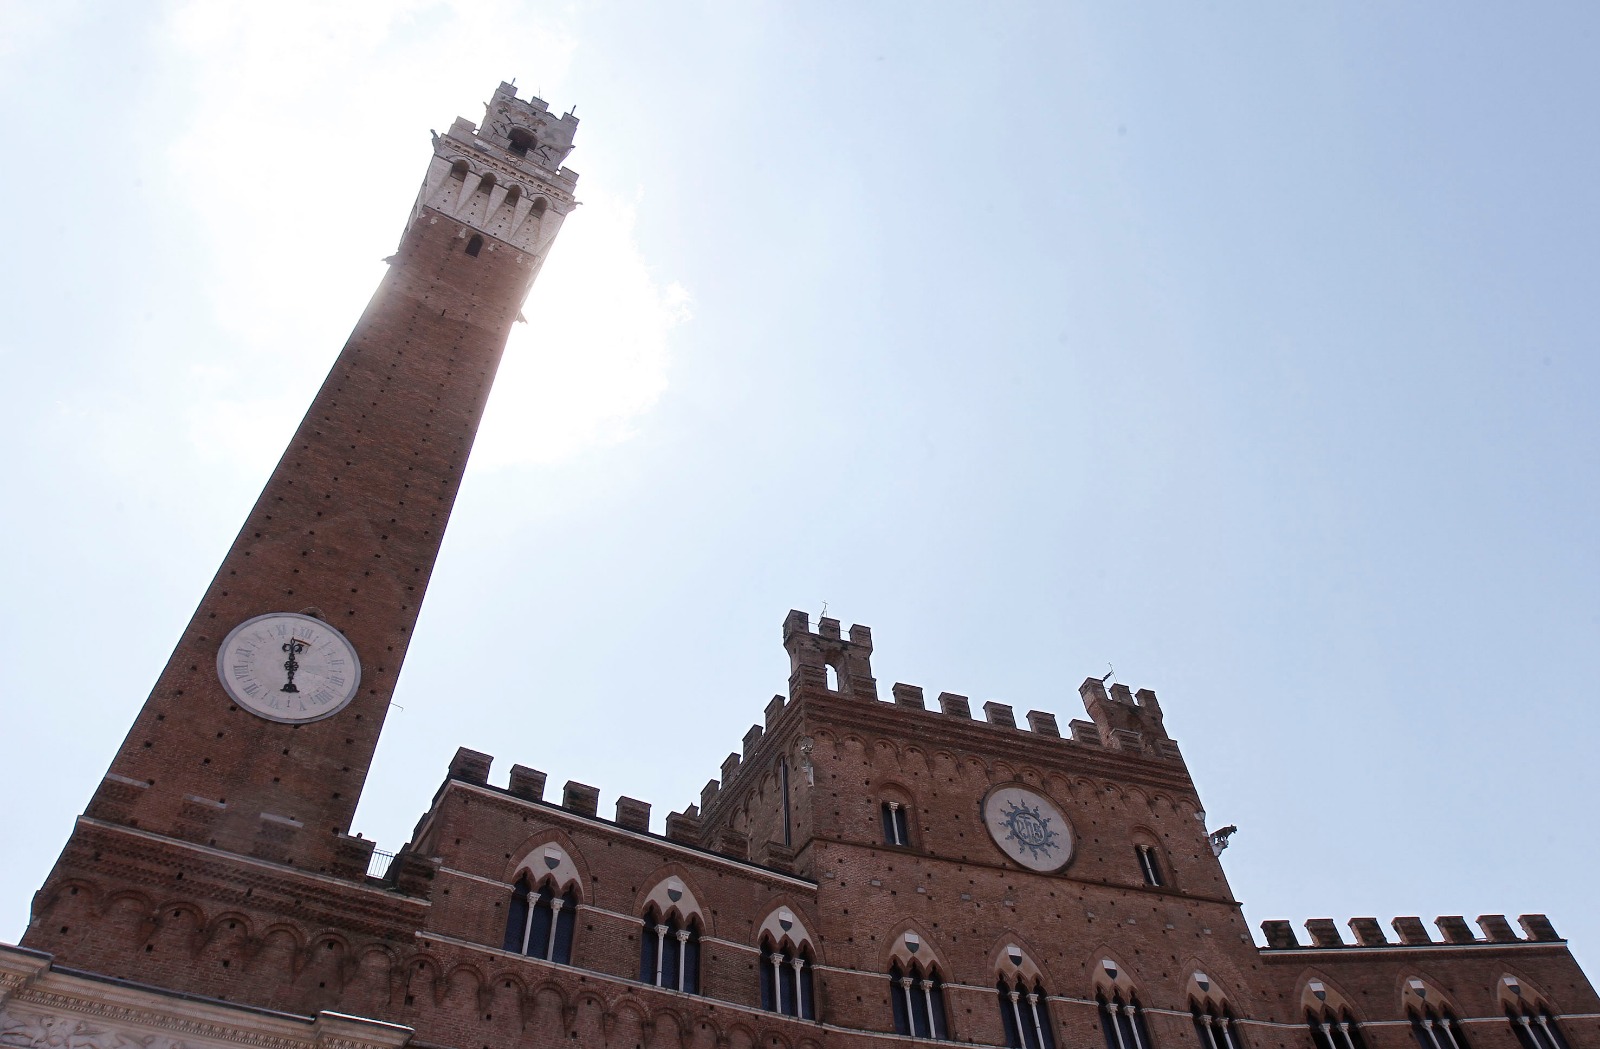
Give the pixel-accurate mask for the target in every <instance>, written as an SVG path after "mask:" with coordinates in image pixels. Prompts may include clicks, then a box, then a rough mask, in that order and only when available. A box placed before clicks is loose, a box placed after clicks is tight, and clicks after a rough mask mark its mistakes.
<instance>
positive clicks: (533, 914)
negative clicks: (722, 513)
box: [504, 874, 578, 965]
mask: <svg viewBox="0 0 1600 1049" xmlns="http://www.w3.org/2000/svg"><path fill="white" fill-rule="evenodd" d="M577 920H578V897H577V895H576V894H575V893H574V892H573V891H572V889H570V888H569V889H567V891H566V892H564V893H561V894H559V895H557V893H556V891H555V884H554V882H552V881H551V880H550V879H548V878H547V879H545V880H544V881H543V882H540V884H539V888H538V889H537V891H536V890H534V889H533V888H531V887H530V886H529V885H528V876H527V875H526V874H524V875H523V876H522V877H520V878H518V879H517V885H516V888H514V889H513V890H512V891H511V906H510V907H509V908H508V913H507V914H506V939H505V945H504V946H505V949H506V950H508V951H514V952H516V953H517V954H525V955H527V956H528V957H530V958H543V959H544V960H545V961H550V962H560V963H561V964H563V965H568V964H571V962H572V930H573V928H574V926H575V925H576V924H577Z"/></svg>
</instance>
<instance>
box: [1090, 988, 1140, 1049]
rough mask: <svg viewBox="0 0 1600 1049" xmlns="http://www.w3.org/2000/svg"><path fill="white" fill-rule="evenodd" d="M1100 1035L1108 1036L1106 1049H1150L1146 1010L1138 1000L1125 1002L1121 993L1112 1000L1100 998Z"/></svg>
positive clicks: (1114, 995)
mask: <svg viewBox="0 0 1600 1049" xmlns="http://www.w3.org/2000/svg"><path fill="white" fill-rule="evenodd" d="M1100 1033H1101V1034H1104V1035H1105V1036H1106V1049H1150V1030H1149V1029H1148V1028H1147V1027H1145V1025H1144V1010H1142V1009H1140V1008H1139V1000H1138V999H1137V998H1134V997H1131V996H1130V997H1129V998H1128V999H1127V1000H1126V1001H1124V1000H1123V997H1122V992H1121V991H1117V992H1115V993H1114V994H1112V996H1111V997H1110V998H1107V997H1105V996H1104V995H1101V996H1100Z"/></svg>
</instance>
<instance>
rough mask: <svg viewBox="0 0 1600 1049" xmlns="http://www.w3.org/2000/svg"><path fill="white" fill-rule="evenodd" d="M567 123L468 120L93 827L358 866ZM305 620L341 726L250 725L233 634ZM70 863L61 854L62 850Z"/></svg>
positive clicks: (159, 684) (542, 244) (568, 191)
mask: <svg viewBox="0 0 1600 1049" xmlns="http://www.w3.org/2000/svg"><path fill="white" fill-rule="evenodd" d="M576 125H577V121H576V120H575V119H574V118H573V117H571V116H570V115H568V116H565V117H562V118H560V119H557V118H554V117H552V116H551V115H550V114H549V113H548V112H547V111H546V109H545V106H544V103H542V102H540V101H538V100H533V101H531V102H527V101H522V100H519V99H517V98H516V95H515V91H514V89H512V88H511V87H510V86H509V85H505V84H502V85H501V87H500V90H499V91H497V92H496V95H495V98H494V101H492V102H491V103H490V106H489V114H488V118H487V119H486V121H485V127H484V128H483V129H482V130H479V129H477V128H476V127H475V126H474V125H472V124H471V123H470V122H468V121H464V120H458V121H457V122H456V124H455V125H454V126H453V127H452V128H451V130H450V132H449V133H448V134H446V135H436V136H435V139H434V157H433V159H432V162H431V163H430V166H429V171H428V176H427V178H426V180H425V181H424V184H423V187H422V192H421V194H420V196H419V198H418V201H417V205H416V207H415V208H414V209H413V211H412V213H411V215H410V217H409V219H408V222H407V226H406V230H405V233H404V235H403V237H402V240H401V243H400V247H399V250H398V252H397V253H396V254H395V255H394V256H393V257H392V258H391V259H390V260H389V261H390V268H389V271H388V273H387V274H386V275H385V277H384V279H383V280H382V282H381V283H380V285H379V287H378V289H377V292H376V294H374V296H373V298H372V301H371V303H370V304H369V305H368V306H367V309H366V311H365V312H364V313H363V314H362V316H361V319H360V321H359V322H358V323H357V324H356V326H355V330H354V331H353V332H352V334H351V335H350V338H349V341H348V342H347V343H346V344H345V346H344V349H343V350H342V351H341V352H340V354H339V356H338V359H337V360H336V361H335V362H334V364H333V367H332V369H331V370H330V372H329V373H328V377H327V379H326V380H325V381H324V382H323V384H322V388H321V390H320V391H319V392H318V393H317V396H316V399H315V400H314V401H313V402H312V404H311V408H310V410H309V411H308V412H307V413H306V416H305V418H304V419H303V420H302V421H301V423H300V426H299V429H298V430H296V432H295V435H294V439H293V440H292V441H291V442H290V444H289V447H288V449H287V450H286V451H285V452H284V454H283V458H282V459H281V460H280V461H279V463H278V465H277V467H276V469H274V470H273V472H272V476H271V478H270V479H269V480H268V481H267V484H266V487H265V488H264V489H263V490H262V492H261V495H260V497H259V498H258V499H257V501H256V504H255V507H254V508H253V509H252V510H251V511H250V515H249V517H248V518H247V519H246V521H245V524H244V527H243V528H242V529H241V530H240V532H239V535H238V538H237V539H235V540H234V543H233V545H232V547H231V548H230V549H229V551H228V554H227V556H226V557H225V558H224V559H223V562H222V566H221V568H219V569H218V571H217V575H216V577H215V578H214V579H213V580H212V582H211V585H210V586H209V587H208V588H207V590H206V593H205V596H204V597H203V598H202V599H201V601H200V604H199V607H198V608H197V609H196V611H195V613H194V617H193V619H192V620H191V621H190V622H189V625H188V627H187V628H186V629H185V630H184V632H183V635H182V637H181V638H180V640H179V641H178V644H177V647H176V649H175V650H174V652H173V654H172V657H171V659H170V660H169V662H168V664H167V666H166V669H165V670H163V671H162V673H161V676H160V677H159V679H158V680H157V681H156V684H155V687H154V689H153V690H152V691H151V693H150V696H149V699H148V700H147V701H146V703H145V705H144V708H143V710H142V711H141V712H140V713H139V716H138V718H137V720H136V721H135V722H134V725H133V728H132V730H131V731H130V732H129V734H128V737H127V739H126V741H125V742H124V743H123V746H122V748H121V750H120V751H119V752H118V753H117V755H116V757H115V759H114V760H113V762H112V764H111V769H110V771H109V773H108V774H107V776H106V777H105V779H104V781H103V782H102V783H101V785H100V787H99V788H98V789H97V790H96V793H95V795H94V797H93V800H92V801H91V803H90V806H89V808H88V811H87V812H86V817H87V818H88V819H89V820H93V821H99V822H102V823H111V824H120V825H123V826H128V827H137V828H139V829H141V830H143V831H146V832H152V833H155V834H158V835H163V836H170V837H174V838H179V839H183V840H186V841H190V842H194V843H198V844H202V845H208V846H214V847H217V848H220V849H224V850H227V851H230V852H237V853H244V854H247V855H253V856H256V857H259V858H262V859H267V860H271V861H274V862H280V863H293V864H295V865H298V866H304V867H309V868H311V869H315V870H325V871H340V870H344V869H345V868H351V869H350V870H349V871H348V873H351V874H354V873H357V872H356V870H355V868H362V869H363V870H364V866H365V864H364V862H363V855H362V851H363V849H366V850H370V844H369V843H358V842H355V841H353V840H350V839H348V838H347V837H346V835H347V832H348V831H349V829H350V821H351V818H352V816H353V814H354V812H355V808H356V804H357V802H358V800H359V798H360V795H361V789H362V785H363V783H364V781H365V778H366V774H367V769H368V767H369V765H370V764H371V761H372V757H373V752H374V750H375V748H376V746H377V742H378V736H379V733H380V731H381V730H382V728H383V722H384V716H385V714H386V712H387V710H388V707H389V703H390V699H391V697H392V695H393V692H394V688H395V683H396V680H397V679H398V675H399V672H400V667H401V664H402V663H403V661H404V659H405V654H406V649H407V647H408V645H409V644H410V641H411V634H412V629H413V627H414V626H415V623H416V619H417V612H418V610H419V608H420V606H421V603H422V598H423V595H424V593H425V592H426V591H427V586H428V580H429V577H430V575H431V573H432V570H433V564H434V559H435V558H436V557H437V555H438V552H439V545H440V541H441V539H442V538H443V535H444V529H445V524H446V522H447V521H448V519H449V516H450V509H451V507H452V506H453V505H454V503H455V498H456V494H457V492H458V491H459V490H460V486H461V477H462V473H463V470H464V469H465V467H466V462H467V456H468V453H469V452H470V451H471V449H472V443H473V439H474V437H475V436H476V434H477V429H478V424H479V420H480V419H481V418H482V415H483V409H484V405H485V402H486V400H487V398H488V396H489V389H490V386H491V385H492V383H493V381H494V376H495V372H496V369H497V367H498V366H499V363H500V357H501V354H502V353H503V352H504V349H505V344H506V339H507V336H508V335H509V333H510V330H511V325H512V324H513V323H514V322H516V321H517V319H518V317H519V310H520V308H521V305H522V303H523V300H524V298H525V296H526V294H527V292H528V290H529V288H530V287H531V285H532V282H533V279H534V277H535V275H536V274H537V272H538V269H539V267H540V265H541V263H542V261H543V259H544V257H545V254H546V253H547V252H548V250H549V247H550V245H551V243H552V241H553V239H554V237H555V234H556V232H557V230H558V229H559V227H560V225H561V222H562V220H563V218H564V217H565V215H566V214H567V213H568V212H569V211H570V210H571V209H572V208H573V207H574V206H575V203H576V202H575V201H574V199H573V197H572V190H573V188H574V185H575V182H576V176H575V175H574V174H572V173H571V172H570V171H568V170H567V169H565V168H562V167H560V161H561V160H562V159H563V158H564V157H565V156H566V153H567V152H568V151H569V150H570V148H571V140H572V135H573V132H574V130H575V129H576ZM274 612H299V613H305V614H308V615H310V616H313V617H315V618H317V619H320V620H323V621H325V622H326V623H328V624H331V625H332V626H334V627H336V628H337V629H338V630H339V631H341V632H343V634H344V635H345V636H346V637H347V638H348V640H349V641H350V643H351V644H352V645H353V646H354V649H355V651H356V654H357V656H358V657H359V660H360V663H361V680H360V685H359V689H358V691H357V694H356V695H355V696H354V698H353V699H351V700H350V702H349V704H348V705H347V706H346V707H344V708H343V709H342V710H340V711H339V712H338V713H337V714H336V715H334V716H331V717H327V718H325V719H323V720H318V721H311V722H308V723H300V724H284V723H279V722H275V721H271V720H266V719H265V718H263V717H259V716H257V715H255V714H253V713H251V712H250V711H249V710H247V709H244V708H242V707H241V706H240V705H239V704H237V703H234V702H232V701H231V699H230V697H229V695H228V693H227V692H226V691H225V690H224V688H223V687H222V685H221V683H220V681H219V679H218V664H217V653H218V648H219V645H220V644H221V643H222V641H223V638H224V637H225V635H227V633H228V632H229V631H230V630H231V629H233V628H234V627H235V626H236V625H238V624H240V623H242V622H244V621H246V620H248V619H250V618H251V617H254V616H259V615H263V614H266V613H274ZM69 851H70V850H69Z"/></svg>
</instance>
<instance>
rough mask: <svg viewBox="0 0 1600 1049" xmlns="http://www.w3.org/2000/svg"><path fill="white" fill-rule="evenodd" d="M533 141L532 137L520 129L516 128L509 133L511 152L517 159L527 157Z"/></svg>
mask: <svg viewBox="0 0 1600 1049" xmlns="http://www.w3.org/2000/svg"><path fill="white" fill-rule="evenodd" d="M533 141H534V140H533V135H531V134H529V133H528V132H527V131H524V130H523V129H522V128H516V129H514V130H513V131H512V132H511V146H510V149H511V152H513V153H515V154H516V155H517V156H519V157H525V156H527V155H528V150H529V149H530V148H532V146H533Z"/></svg>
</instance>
